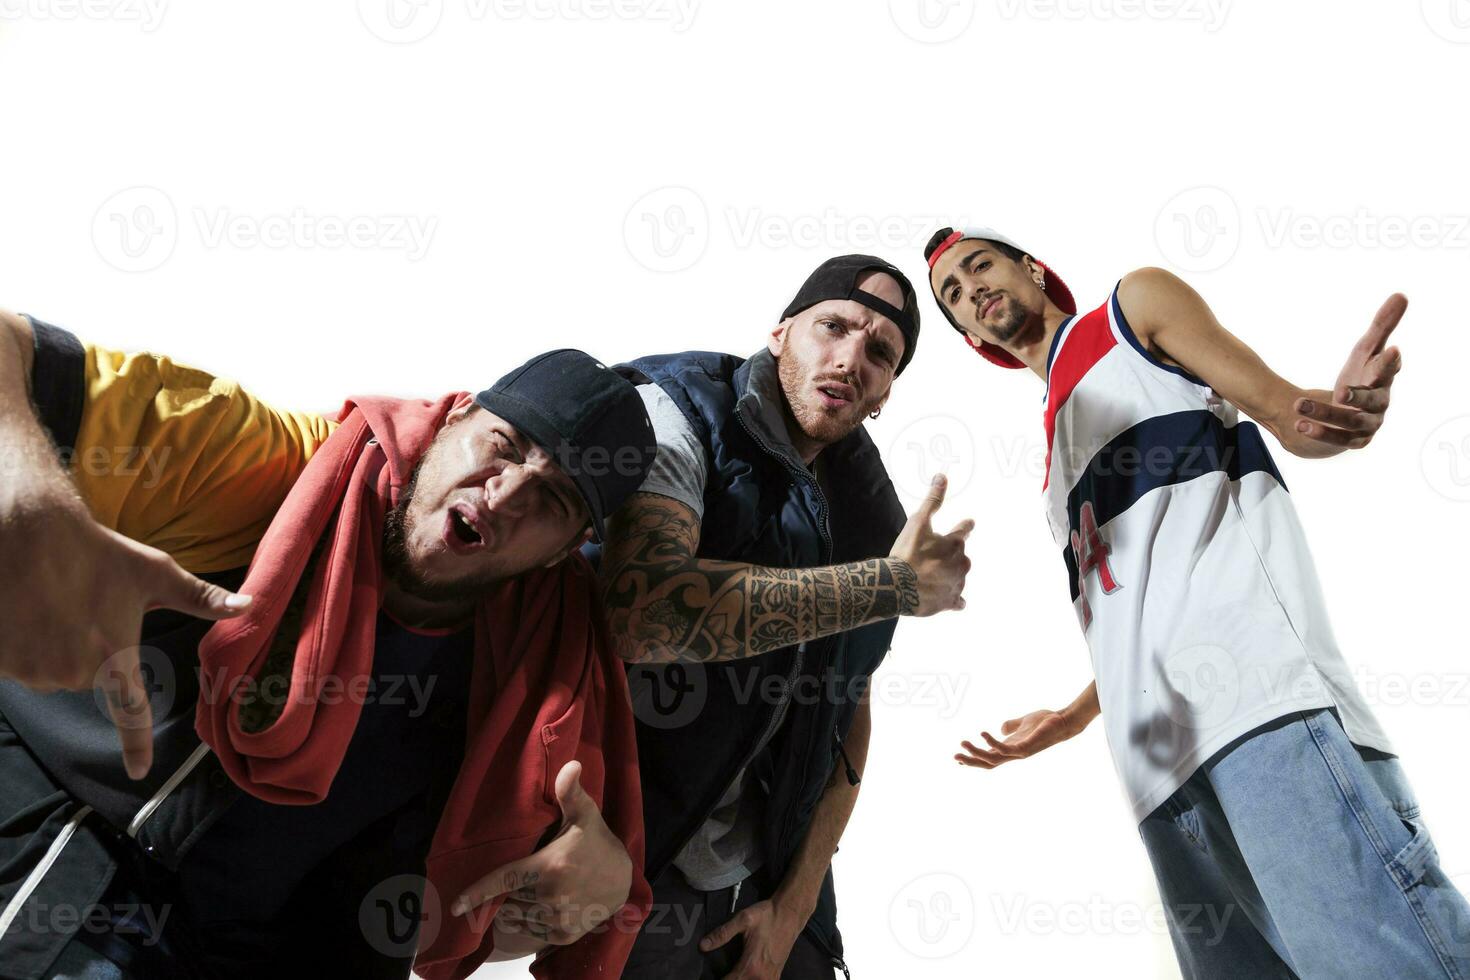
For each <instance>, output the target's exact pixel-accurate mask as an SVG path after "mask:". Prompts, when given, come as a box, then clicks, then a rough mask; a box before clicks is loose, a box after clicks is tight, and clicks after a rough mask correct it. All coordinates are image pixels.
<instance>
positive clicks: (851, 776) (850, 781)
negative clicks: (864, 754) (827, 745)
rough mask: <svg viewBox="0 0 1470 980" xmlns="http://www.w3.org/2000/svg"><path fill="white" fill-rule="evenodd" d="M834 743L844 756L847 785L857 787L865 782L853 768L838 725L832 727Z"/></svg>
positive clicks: (843, 763)
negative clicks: (838, 732)
mask: <svg viewBox="0 0 1470 980" xmlns="http://www.w3.org/2000/svg"><path fill="white" fill-rule="evenodd" d="M832 741H834V742H836V743H837V751H838V753H840V754H841V756H842V765H843V766H844V767H846V769H847V785H849V786H856V785H857V784H858V783H860V782H862V781H863V777H861V776H859V775H858V771H857V770H856V769H854V768H853V767H852V760H851V759H849V758H848V757H847V747H846V746H844V745H843V744H842V736H841V735H839V734H837V725H836V724H833V726H832Z"/></svg>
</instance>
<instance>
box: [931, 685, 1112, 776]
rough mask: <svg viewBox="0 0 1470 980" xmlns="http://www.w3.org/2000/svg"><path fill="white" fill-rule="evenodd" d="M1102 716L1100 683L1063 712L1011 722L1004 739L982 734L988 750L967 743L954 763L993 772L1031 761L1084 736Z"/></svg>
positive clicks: (1089, 687) (1044, 711)
mask: <svg viewBox="0 0 1470 980" xmlns="http://www.w3.org/2000/svg"><path fill="white" fill-rule="evenodd" d="M1100 714H1102V706H1101V704H1100V703H1099V702H1098V699H1097V681H1093V682H1092V683H1091V684H1089V685H1087V688H1086V689H1085V690H1084V691H1083V692H1082V693H1081V694H1079V695H1077V697H1076V699H1075V700H1073V701H1072V703H1071V704H1069V705H1067V706H1066V707H1065V708H1063V709H1062V710H1060V711H1052V710H1050V709H1045V708H1044V709H1042V710H1040V711H1033V712H1031V713H1030V714H1027V715H1022V716H1021V717H1019V718H1012V719H1010V720H1009V721H1007V722H1006V723H1005V724H1004V725H1002V726H1001V729H1000V733H1001V735H1002V736H1004V738H1003V739H998V738H996V737H995V736H994V735H992V734H990V733H989V732H981V733H980V737H981V738H983V739H985V742H986V744H987V745H988V746H989V748H984V749H982V748H980V747H979V746H978V745H976V744H975V743H974V742H971V741H969V740H968V739H967V740H965V741H962V742H961V743H960V750H961V751H959V752H956V753H955V757H954V758H955V761H956V762H958V763H959V764H960V765H962V766H971V767H973V768H975V769H994V768H995V767H996V766H998V765H1001V764H1003V763H1006V762H1012V761H1014V760H1016V759H1029V758H1030V757H1031V756H1033V755H1035V754H1036V753H1038V752H1042V751H1044V750H1046V749H1049V748H1051V747H1052V746H1053V745H1056V744H1057V743H1058V742H1065V741H1066V740H1067V739H1069V738H1075V737H1076V736H1078V735H1080V734H1082V731H1083V729H1085V728H1086V727H1087V726H1088V725H1090V724H1092V720H1093V719H1094V718H1096V717H1097V716H1098V715H1100Z"/></svg>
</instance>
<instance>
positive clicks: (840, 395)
mask: <svg viewBox="0 0 1470 980" xmlns="http://www.w3.org/2000/svg"><path fill="white" fill-rule="evenodd" d="M817 392H818V394H820V395H821V396H822V402H823V404H825V405H827V407H829V408H840V407H842V406H843V405H850V404H851V403H852V402H853V401H855V400H856V393H855V392H854V391H853V390H852V388H851V387H849V386H848V385H844V384H824V385H817Z"/></svg>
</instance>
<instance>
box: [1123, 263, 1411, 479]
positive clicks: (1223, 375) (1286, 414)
mask: <svg viewBox="0 0 1470 980" xmlns="http://www.w3.org/2000/svg"><path fill="white" fill-rule="evenodd" d="M1118 302H1119V305H1121V306H1122V307H1123V311H1124V315H1125V316H1127V318H1128V321H1129V323H1130V324H1131V325H1132V327H1133V328H1134V331H1135V333H1137V334H1138V336H1139V339H1140V340H1141V341H1143V342H1144V343H1145V344H1147V345H1148V346H1150V347H1153V348H1155V350H1156V351H1158V352H1161V353H1163V354H1164V355H1165V356H1166V357H1167V358H1168V359H1169V360H1172V361H1173V362H1175V363H1177V364H1179V365H1180V366H1182V367H1183V368H1185V369H1186V370H1187V371H1189V372H1190V373H1191V374H1193V375H1195V376H1196V377H1198V378H1199V379H1200V380H1201V381H1203V382H1204V383H1205V384H1207V385H1209V386H1210V387H1211V388H1213V389H1215V390H1216V391H1217V392H1219V393H1220V394H1221V395H1222V396H1223V397H1224V398H1225V399H1226V400H1228V401H1229V402H1230V403H1231V404H1233V405H1235V406H1236V407H1237V408H1239V409H1240V410H1241V411H1243V412H1245V413H1246V414H1247V415H1249V416H1250V417H1251V418H1253V419H1255V420H1256V421H1257V422H1259V423H1260V424H1261V425H1263V426H1265V427H1266V428H1267V429H1268V430H1270V432H1271V434H1272V435H1274V436H1275V437H1276V438H1277V440H1278V441H1279V442H1280V443H1281V445H1282V446H1283V447H1284V448H1285V449H1286V450H1287V451H1288V452H1291V453H1294V454H1295V455H1298V456H1304V457H1308V458H1319V457H1324V456H1333V455H1336V454H1337V453H1340V452H1342V451H1343V450H1345V449H1360V448H1362V447H1363V446H1366V445H1367V444H1368V442H1369V441H1370V440H1371V439H1372V438H1373V434H1374V433H1375V432H1377V431H1378V429H1379V427H1380V426H1382V424H1383V417H1384V413H1385V412H1386V411H1387V409H1388V400H1389V389H1390V388H1391V387H1392V385H1393V378H1394V375H1396V374H1397V373H1398V371H1399V367H1400V366H1401V364H1402V360H1401V358H1400V356H1399V351H1398V349H1397V348H1394V347H1387V348H1386V347H1385V345H1386V344H1387V342H1388V337H1389V335H1390V334H1391V333H1392V332H1393V329H1394V327H1396V326H1397V325H1398V322H1399V319H1400V318H1401V317H1402V316H1403V314H1404V310H1405V309H1406V308H1407V306H1408V301H1407V300H1406V299H1404V297H1403V296H1402V295H1399V294H1394V295H1393V296H1390V297H1389V298H1388V300H1387V301H1386V302H1385V303H1384V304H1383V307H1382V309H1380V310H1379V311H1378V315H1377V316H1376V317H1375V318H1374V320H1373V323H1372V325H1371V326H1370V327H1369V328H1368V332H1367V333H1365V334H1364V335H1363V337H1362V338H1361V339H1360V340H1359V341H1358V342H1357V344H1355V345H1354V346H1353V348H1352V350H1351V351H1350V353H1349V354H1348V358H1347V361H1346V363H1345V364H1344V365H1343V368H1342V370H1341V371H1340V372H1339V374H1338V378H1337V381H1336V383H1335V384H1334V386H1333V388H1332V389H1330V390H1329V389H1320V388H1319V389H1310V388H1299V387H1297V386H1296V385H1293V384H1291V383H1290V382H1288V381H1287V380H1286V379H1285V378H1282V377H1281V376H1280V375H1278V374H1277V373H1276V372H1274V371H1272V370H1271V368H1270V367H1268V366H1267V364H1266V362H1265V361H1264V360H1262V359H1261V357H1260V356H1259V355H1258V354H1256V352H1255V351H1253V350H1251V348H1250V347H1248V346H1246V344H1245V343H1244V342H1242V341H1241V340H1240V339H1239V338H1237V337H1236V336H1234V335H1233V334H1231V333H1230V332H1229V331H1228V330H1226V329H1225V328H1224V327H1223V326H1221V325H1220V322H1219V321H1218V320H1216V319H1215V315H1214V313H1213V312H1212V311H1211V310H1210V308H1209V306H1208V305H1207V304H1206V303H1205V301H1204V300H1203V299H1201V298H1200V296H1199V294H1198V293H1196V292H1195V291H1194V290H1193V289H1191V288H1190V287H1189V285H1188V284H1187V283H1185V282H1184V281H1183V280H1181V279H1179V278H1178V277H1177V276H1175V275H1174V274H1172V273H1170V272H1166V271H1164V270H1163V269H1139V270H1137V271H1136V272H1131V273H1129V274H1128V275H1127V276H1124V277H1123V281H1122V283H1121V284H1120V285H1119V287H1118Z"/></svg>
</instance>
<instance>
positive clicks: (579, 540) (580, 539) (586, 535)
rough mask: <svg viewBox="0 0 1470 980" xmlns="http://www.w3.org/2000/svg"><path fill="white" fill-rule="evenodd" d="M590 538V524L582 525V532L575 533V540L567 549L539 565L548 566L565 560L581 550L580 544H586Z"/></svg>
mask: <svg viewBox="0 0 1470 980" xmlns="http://www.w3.org/2000/svg"><path fill="white" fill-rule="evenodd" d="M591 540H592V528H591V527H590V526H589V527H584V528H583V529H582V533H581V534H579V535H577V537H576V540H574V541H573V542H572V543H571V545H570V546H569V547H568V548H567V550H566V551H565V552H564V553H563V554H559V555H554V556H552V558H551V560H550V561H548V562H547V563H546V564H545V565H542V566H541V567H542V568H550V567H551V566H553V565H559V564H561V563H562V562H564V561H566V560H567V559H568V558H570V557H572V556H573V555H575V554H576V553H577V552H579V551H581V550H582V545H584V544H586V543H587V542H588V541H591Z"/></svg>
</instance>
